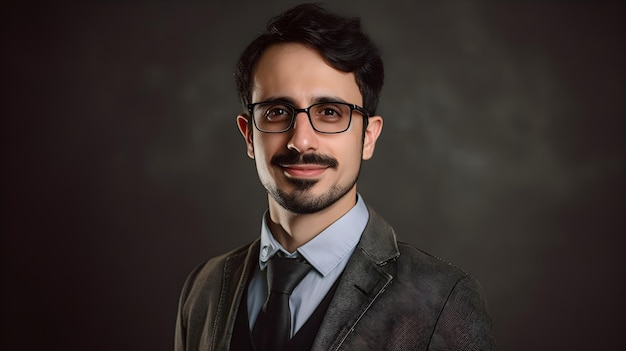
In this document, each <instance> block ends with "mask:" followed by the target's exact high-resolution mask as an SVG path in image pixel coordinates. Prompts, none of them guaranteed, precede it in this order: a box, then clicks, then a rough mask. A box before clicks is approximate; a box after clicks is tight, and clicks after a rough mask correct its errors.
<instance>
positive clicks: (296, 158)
mask: <svg viewBox="0 0 626 351" xmlns="http://www.w3.org/2000/svg"><path fill="white" fill-rule="evenodd" d="M270 163H271V164H272V165H274V166H281V165H297V164H314V165H321V166H326V167H330V168H337V166H339V162H338V161H337V160H336V159H335V158H333V157H330V156H327V155H320V154H300V153H298V152H286V153H282V154H278V155H275V156H274V157H272V159H271V161H270Z"/></svg>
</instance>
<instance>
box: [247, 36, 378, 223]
mask: <svg viewBox="0 0 626 351" xmlns="http://www.w3.org/2000/svg"><path fill="white" fill-rule="evenodd" d="M252 82H253V86H252V102H261V101H268V100H287V101H289V102H291V103H292V104H293V105H294V106H296V108H306V107H309V106H310V105H312V104H314V103H316V102H320V101H321V100H329V99H330V100H335V101H343V102H347V103H351V104H357V105H359V106H362V105H363V100H362V96H361V93H360V91H359V87H358V85H357V83H356V79H355V76H354V74H353V73H345V72H341V71H338V70H336V69H334V68H333V67H331V66H329V65H328V64H327V63H326V62H325V61H324V59H323V58H322V57H321V56H320V55H319V54H318V53H317V52H316V51H315V50H313V49H310V48H308V47H306V46H304V45H301V44H295V43H288V44H278V45H273V46H270V47H269V48H268V49H267V50H266V51H265V53H263V55H262V56H261V58H260V59H259V61H258V63H257V66H256V69H255V71H254V72H253V77H252ZM248 118H249V117H247V116H244V115H240V116H239V118H238V125H239V128H240V130H241V132H242V134H243V135H244V137H245V139H246V142H247V147H248V155H249V156H250V157H251V158H253V159H254V160H255V163H256V167H257V171H258V174H259V178H260V180H261V183H262V184H263V186H264V187H265V188H266V190H267V191H268V193H269V195H270V200H272V199H273V200H274V201H276V203H278V204H279V205H280V206H282V207H283V208H285V209H287V210H289V211H291V212H294V213H314V212H318V211H320V210H323V209H325V208H327V207H328V206H330V205H332V204H334V203H336V202H337V201H338V200H340V199H344V198H348V197H349V196H346V195H351V194H352V195H356V194H355V193H356V180H357V178H358V174H359V170H360V167H361V160H362V159H369V158H370V157H371V156H372V153H373V151H374V145H375V142H376V138H377V137H378V135H379V133H380V129H381V127H382V119H381V118H380V117H371V118H370V126H369V127H368V128H367V130H366V133H365V139H364V138H363V128H364V120H363V117H362V115H361V114H360V113H358V112H356V111H355V112H353V115H352V123H351V124H350V127H349V129H348V130H347V131H345V132H343V133H339V134H321V133H318V132H316V131H315V130H314V129H313V127H312V126H311V123H310V121H309V119H308V116H307V114H306V113H298V114H297V115H296V118H295V124H294V126H293V128H292V129H291V130H289V131H287V132H284V133H276V134H271V133H263V132H260V131H258V130H257V129H256V128H254V126H251V125H250V124H249V123H248ZM354 198H355V197H351V199H352V200H351V201H352V205H353V204H354Z"/></svg>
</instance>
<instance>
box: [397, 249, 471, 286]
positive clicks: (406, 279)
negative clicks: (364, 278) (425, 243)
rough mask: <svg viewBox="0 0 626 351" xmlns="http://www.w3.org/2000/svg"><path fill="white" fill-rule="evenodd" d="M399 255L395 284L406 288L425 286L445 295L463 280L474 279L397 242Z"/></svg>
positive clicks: (457, 268) (423, 252) (450, 264)
mask: <svg viewBox="0 0 626 351" xmlns="http://www.w3.org/2000/svg"><path fill="white" fill-rule="evenodd" d="M398 250H399V252H400V255H399V256H398V258H397V262H396V269H397V272H396V274H397V275H396V278H397V282H398V283H400V284H402V285H408V286H422V287H423V286H426V287H428V289H432V290H434V291H437V290H439V291H440V292H441V294H443V295H446V294H447V293H449V292H450V291H452V290H453V289H455V287H456V286H457V285H458V284H459V282H461V281H464V280H469V281H472V282H473V281H474V278H473V277H472V276H471V275H469V274H468V273H467V272H465V271H464V270H462V269H461V268H459V267H457V266H455V265H453V264H452V263H450V262H447V261H445V260H444V259H442V258H440V257H437V256H435V255H432V254H430V253H428V252H426V251H423V250H421V249H418V248H416V247H415V246H412V245H410V244H407V243H405V242H401V241H398Z"/></svg>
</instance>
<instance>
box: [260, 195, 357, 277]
mask: <svg viewBox="0 0 626 351" xmlns="http://www.w3.org/2000/svg"><path fill="white" fill-rule="evenodd" d="M267 217H268V214H267V211H266V213H265V215H264V216H263V223H262V225H261V249H260V252H259V266H260V268H261V270H264V269H265V267H266V266H267V261H268V260H269V259H270V258H271V257H272V256H273V255H274V254H276V253H277V252H278V251H282V252H283V253H284V254H285V255H286V256H287V257H297V256H299V255H301V256H302V257H304V258H305V259H306V260H307V261H308V262H309V263H310V264H311V266H313V268H315V270H317V271H318V272H319V273H320V274H322V275H323V276H326V275H327V274H328V273H330V272H331V271H332V270H333V269H334V268H335V267H336V266H337V265H338V264H339V262H341V261H342V260H343V259H344V258H345V257H346V255H349V254H350V253H351V252H352V251H353V250H354V248H355V247H356V245H357V243H358V242H359V240H360V239H361V234H362V233H363V230H364V229H365V226H366V225H367V221H368V220H369V211H368V210H367V206H366V205H365V202H364V201H363V199H362V198H361V195H359V194H357V203H356V205H355V206H354V207H352V209H350V211H348V212H347V213H346V214H345V215H343V216H342V217H341V218H339V219H338V220H337V221H335V222H334V223H333V224H331V225H330V226H329V227H328V228H326V229H324V230H323V231H322V232H321V233H319V234H318V235H317V236H315V237H314V238H313V239H311V240H310V241H309V242H307V243H306V244H304V245H302V246H300V247H299V248H298V249H297V250H296V252H294V253H289V252H288V251H287V250H285V248H283V247H282V245H281V244H280V243H279V242H278V241H277V240H276V239H274V236H273V235H272V233H271V232H270V230H269V227H268V226H267Z"/></svg>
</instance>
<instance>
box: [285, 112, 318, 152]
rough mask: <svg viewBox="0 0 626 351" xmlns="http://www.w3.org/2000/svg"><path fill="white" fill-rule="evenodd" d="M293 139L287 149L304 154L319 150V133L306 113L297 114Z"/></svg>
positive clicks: (292, 134) (292, 130)
mask: <svg viewBox="0 0 626 351" xmlns="http://www.w3.org/2000/svg"><path fill="white" fill-rule="evenodd" d="M290 132H291V138H290V139H289V142H288V143H287V148H288V149H290V150H294V151H297V152H298V153H301V154H304V153H306V152H308V151H312V150H317V147H318V144H317V137H318V135H317V132H316V131H315V129H313V126H312V125H311V121H310V120H309V116H308V115H307V114H306V112H299V113H298V114H296V117H295V121H294V124H293V127H292V129H291V131H290Z"/></svg>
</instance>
